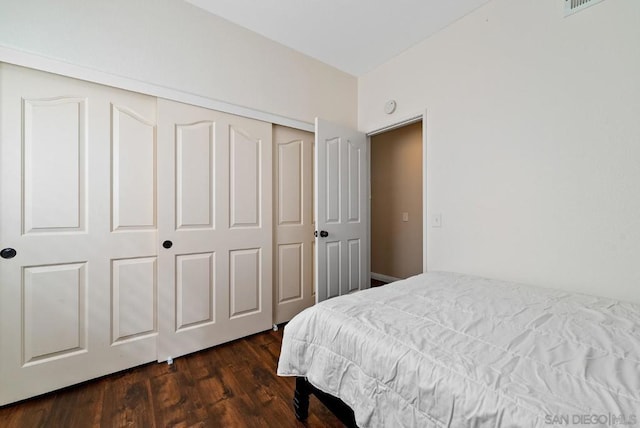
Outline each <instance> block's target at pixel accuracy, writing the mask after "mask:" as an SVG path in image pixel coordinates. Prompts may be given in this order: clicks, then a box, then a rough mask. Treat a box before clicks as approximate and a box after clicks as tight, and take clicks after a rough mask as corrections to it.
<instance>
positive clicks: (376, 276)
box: [371, 272, 402, 282]
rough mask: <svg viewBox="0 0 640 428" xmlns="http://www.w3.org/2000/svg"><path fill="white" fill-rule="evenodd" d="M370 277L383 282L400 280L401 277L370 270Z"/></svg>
mask: <svg viewBox="0 0 640 428" xmlns="http://www.w3.org/2000/svg"><path fill="white" fill-rule="evenodd" d="M371 279H377V280H378V281H384V282H395V281H400V280H401V279H402V278H396V277H394V276H389V275H384V274H381V273H375V272H371Z"/></svg>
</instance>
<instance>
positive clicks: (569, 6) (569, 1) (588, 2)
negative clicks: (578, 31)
mask: <svg viewBox="0 0 640 428" xmlns="http://www.w3.org/2000/svg"><path fill="white" fill-rule="evenodd" d="M601 1H603V0H564V16H569V15H573V14H574V13H576V12H580V11H581V10H583V9H586V8H588V7H589V6H593V5H594V4H596V3H600V2H601Z"/></svg>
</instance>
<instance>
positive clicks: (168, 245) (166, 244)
mask: <svg viewBox="0 0 640 428" xmlns="http://www.w3.org/2000/svg"><path fill="white" fill-rule="evenodd" d="M162 246H163V247H164V248H166V249H169V248H171V247H173V242H171V241H164V242H163V243H162Z"/></svg>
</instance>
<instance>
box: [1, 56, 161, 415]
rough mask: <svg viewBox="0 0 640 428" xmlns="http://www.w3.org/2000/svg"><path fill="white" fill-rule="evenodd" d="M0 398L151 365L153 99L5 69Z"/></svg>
mask: <svg viewBox="0 0 640 428" xmlns="http://www.w3.org/2000/svg"><path fill="white" fill-rule="evenodd" d="M0 97H1V98H0V114H1V116H0V125H1V127H0V128H1V129H0V132H1V134H0V206H1V208H2V211H1V213H0V248H2V249H3V251H2V256H3V257H2V258H0V278H1V283H0V405H2V404H6V403H10V402H13V401H17V400H20V399H24V398H27V397H31V396H33V395H37V394H40V393H43V392H47V391H51V390H53V389H57V388H61V387H64V386H67V385H71V384H74V383H77V382H81V381H84V380H87V379H91V378H94V377H97V376H101V375H104V374H107V373H112V372H115V371H118V370H122V369H124V368H128V367H132V366H136V365H139V364H143V363H146V362H149V361H152V360H154V359H155V356H156V338H155V336H156V335H157V319H156V302H157V293H156V291H157V275H156V267H157V256H156V255H157V239H158V238H157V220H156V203H155V202H156V201H155V198H156V187H155V182H156V158H155V156H156V140H155V117H156V111H155V107H156V103H155V99H154V98H151V97H146V96H143V95H140V94H133V93H129V92H125V91H120V90H116V89H113V88H105V87H100V86H98V85H93V84H89V83H86V82H81V81H77V80H73V79H69V78H64V77H60V76H56V75H51V74H47V73H42V72H36V71H33V70H27V69H23V68H19V67H15V66H11V65H7V64H0Z"/></svg>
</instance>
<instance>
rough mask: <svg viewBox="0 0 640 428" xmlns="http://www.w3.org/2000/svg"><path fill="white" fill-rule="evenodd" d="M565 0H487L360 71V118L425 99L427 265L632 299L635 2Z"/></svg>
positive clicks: (638, 19)
mask: <svg viewBox="0 0 640 428" xmlns="http://www.w3.org/2000/svg"><path fill="white" fill-rule="evenodd" d="M563 4H564V1H562V0H493V1H492V2H490V3H488V4H487V5H485V6H484V7H482V8H480V9H478V10H476V11H475V12H473V13H472V14H470V15H468V16H466V17H465V18H463V19H461V20H459V21H458V22H456V23H454V24H453V25H451V26H449V27H448V28H446V29H445V30H443V31H441V32H439V33H438V34H436V35H434V36H433V37H431V38H429V39H427V40H426V41H424V42H422V43H420V44H419V45H417V46H414V47H413V48H411V49H410V50H408V51H406V52H405V53H403V54H402V55H400V56H399V57H396V58H395V59H393V60H391V61H389V62H388V63H386V64H384V65H383V66H381V67H379V68H378V69H376V70H374V71H372V72H371V73H369V74H367V75H365V76H363V77H361V78H360V79H359V95H358V106H359V128H360V129H361V130H363V131H370V130H373V129H376V128H379V127H381V126H383V125H388V124H390V123H392V122H394V121H397V120H399V119H400V118H403V117H407V116H411V115H414V114H416V113H421V112H423V111H424V110H425V109H427V112H428V113H427V131H426V132H427V145H428V148H427V158H428V161H427V180H428V189H427V207H428V218H429V219H431V217H432V216H433V214H434V213H442V228H440V229H438V228H432V227H430V226H429V228H428V246H427V251H428V253H427V263H428V269H429V270H450V271H459V272H466V273H474V274H481V275H485V276H489V277H495V278H503V279H508V280H516V281H522V282H528V283H534V284H538V285H544V286H551V287H557V288H563V289H569V290H578V291H581V292H584V293H588V294H596V295H604V296H611V297H614V298H620V299H623V300H631V301H636V302H640V25H639V23H640V1H636V0H607V1H605V2H603V3H600V4H597V5H595V6H592V7H590V8H588V9H586V10H584V11H582V12H580V13H578V14H576V15H573V16H570V17H568V18H563ZM388 99H395V100H397V102H398V111H397V113H395V114H394V115H392V116H391V117H389V116H386V115H385V114H384V113H383V105H384V102H385V101H386V100H388Z"/></svg>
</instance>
